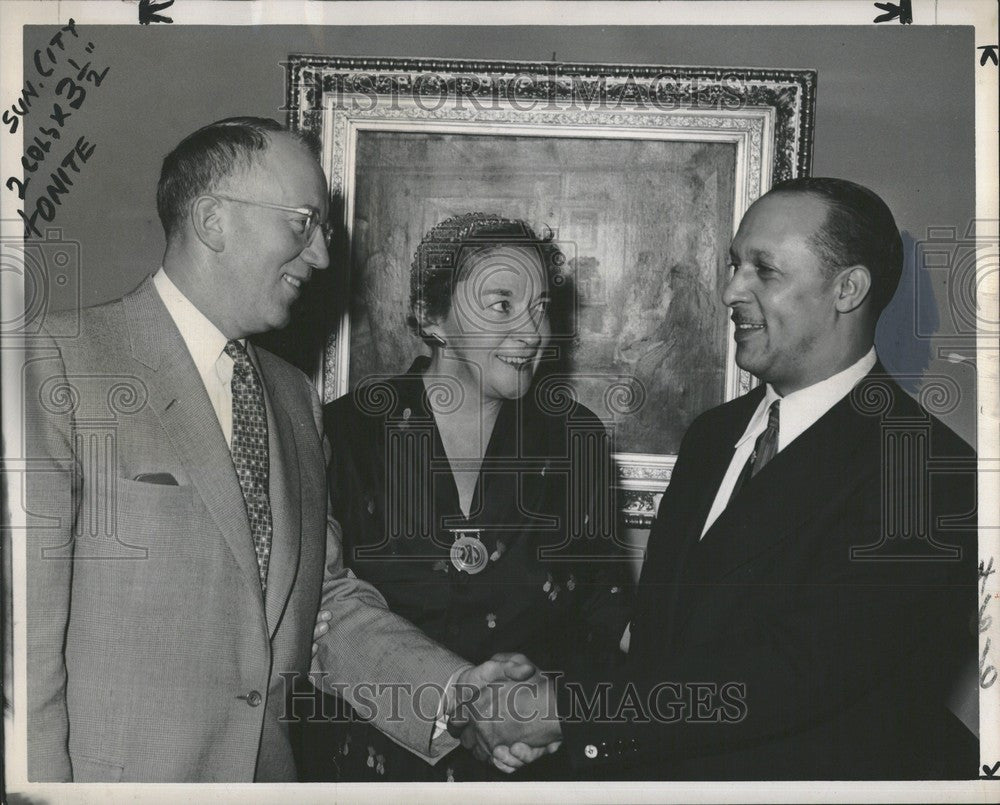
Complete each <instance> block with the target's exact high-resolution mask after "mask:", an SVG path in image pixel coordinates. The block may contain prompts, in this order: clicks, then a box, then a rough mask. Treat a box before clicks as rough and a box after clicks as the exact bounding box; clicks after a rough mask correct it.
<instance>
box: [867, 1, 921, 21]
mask: <svg viewBox="0 0 1000 805" xmlns="http://www.w3.org/2000/svg"><path fill="white" fill-rule="evenodd" d="M875 8H877V9H879V10H881V11H884V12H885V14H879V15H878V16H877V17H876V18H875V20H874V21H875V22H891V21H892V20H894V19H896V18H899V24H900V25H909V24H910V23H911V22H913V6H912V5H911V3H910V0H899V5H898V6H897V5H896V4H895V3H876V4H875Z"/></svg>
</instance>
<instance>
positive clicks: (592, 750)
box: [583, 744, 597, 760]
mask: <svg viewBox="0 0 1000 805" xmlns="http://www.w3.org/2000/svg"><path fill="white" fill-rule="evenodd" d="M583 754H585V755H586V756H587V757H589V758H590V759H591V760H593V759H594V758H595V757H597V747H596V746H594V745H593V744H587V745H586V746H585V747H584V749H583Z"/></svg>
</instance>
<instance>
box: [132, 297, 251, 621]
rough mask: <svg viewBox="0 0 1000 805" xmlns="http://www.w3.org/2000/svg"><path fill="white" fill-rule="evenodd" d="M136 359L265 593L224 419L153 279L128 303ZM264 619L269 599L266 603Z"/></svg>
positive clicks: (247, 572)
mask: <svg viewBox="0 0 1000 805" xmlns="http://www.w3.org/2000/svg"><path fill="white" fill-rule="evenodd" d="M122 307H123V310H124V315H125V321H126V325H127V327H128V333H129V340H130V342H131V343H130V346H131V351H132V356H133V357H134V358H135V359H136V360H137V361H139V362H141V363H142V364H144V365H145V366H147V367H148V368H149V369H151V370H152V372H151V373H150V375H149V381H150V382H149V395H150V396H149V405H150V407H151V408H152V410H153V411H155V413H156V414H157V415H158V416H159V418H160V422H161V424H162V425H163V429H164V431H166V433H167V435H168V437H169V438H170V441H171V443H172V444H173V445H174V448H175V449H176V450H177V453H178V455H179V457H180V459H181V461H182V462H183V463H184V465H185V468H186V470H187V472H188V475H189V476H190V478H191V480H192V484H193V486H194V488H195V490H196V491H197V493H198V494H199V495H200V497H201V499H202V500H203V501H204V503H205V507H206V508H207V509H208V511H209V512H210V513H211V515H212V518H213V519H214V520H215V523H216V525H217V526H218V528H219V531H220V532H221V533H222V535H223V537H224V538H225V540H226V542H227V544H228V545H229V548H230V550H231V551H232V554H233V557H234V558H235V560H236V563H237V565H238V566H239V568H240V570H241V571H242V573H243V576H244V578H245V579H246V582H247V583H248V584H250V585H252V586H253V587H254V588H256V589H257V590H258V592H259V591H260V580H259V575H258V569H257V555H256V553H255V552H254V547H253V540H252V538H251V536H250V523H249V520H248V519H247V512H246V505H245V504H244V502H243V493H242V491H241V490H240V484H239V480H238V479H237V477H236V470H235V469H234V467H233V462H232V458H231V457H230V452H229V446H228V445H227V444H226V439H225V436H224V435H223V433H222V428H220V427H219V419H218V417H217V416H216V414H215V410H214V409H213V408H212V403H211V401H210V400H209V398H208V392H206V391H205V387H204V384H203V383H202V381H201V377H200V376H199V374H198V370H197V368H196V367H195V365H194V361H193V360H192V359H191V355H190V353H189V352H188V350H187V346H186V345H185V344H184V339H183V338H182V337H181V334H180V332H179V331H178V330H177V326H176V325H175V324H174V321H173V319H172V318H171V317H170V314H169V313H168V312H167V309H166V307H165V306H164V304H163V302H162V300H161V299H160V296H159V294H158V293H157V291H156V289H155V287H154V286H153V283H152V280H150V279H147V280H146V281H145V282H143V283H142V285H140V286H139V287H138V288H137V289H136V290H135V291H134V292H133V293H131V294H129V295H128V296H126V297H124V298H123V299H122ZM261 604H262V612H261V614H262V615H263V600H261Z"/></svg>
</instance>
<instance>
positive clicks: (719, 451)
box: [650, 388, 763, 641]
mask: <svg viewBox="0 0 1000 805" xmlns="http://www.w3.org/2000/svg"><path fill="white" fill-rule="evenodd" d="M762 396H763V389H762V388H760V389H755V390H754V391H752V392H750V394H749V395H747V396H746V397H745V398H743V399H742V400H740V401H738V402H737V403H735V409H734V411H733V413H732V415H731V416H730V417H728V418H727V419H726V420H724V422H723V423H722V426H721V427H716V428H715V429H714V430H711V431H709V433H708V438H707V439H706V440H705V443H704V444H702V445H700V446H699V450H700V451H701V455H700V456H699V457H698V458H697V459H696V460H697V464H696V466H695V467H694V468H692V470H691V471H690V476H689V477H690V481H689V482H688V483H687V484H685V488H684V489H682V490H679V495H677V496H671V497H670V500H671V502H672V506H673V507H672V510H671V511H670V512H666V511H664V512H663V514H664V517H663V518H662V519H661V518H660V516H659V513H658V514H657V520H656V524H654V528H656V530H657V531H662V532H663V534H662V535H658V536H657V537H656V539H657V550H662V551H663V552H664V553H663V555H662V556H661V557H660V558H659V559H657V561H656V566H657V567H659V568H664V569H667V573H669V574H670V575H669V578H668V579H667V582H668V589H669V590H670V591H671V593H670V598H669V600H668V602H667V609H666V624H667V639H668V641H669V640H672V638H673V636H674V634H675V633H676V628H677V626H678V625H679V624H678V618H677V615H678V612H679V611H683V610H681V609H680V608H679V607H680V602H681V600H682V599H683V597H684V593H685V592H686V589H687V588H686V585H687V584H689V583H690V573H691V565H692V563H693V562H694V559H693V557H692V553H693V551H694V550H695V549H696V548H700V547H701V546H700V543H699V540H700V539H701V531H702V529H703V528H704V526H705V520H706V519H707V517H708V512H709V510H710V509H711V508H712V504H713V503H714V502H715V496H716V494H717V493H718V491H719V486H720V485H721V484H722V479H723V477H724V476H725V474H726V470H727V469H728V468H729V465H730V463H731V462H732V460H733V453H734V452H735V445H736V441H737V439H739V438H740V436H741V435H742V434H743V431H745V430H746V426H747V423H748V422H749V421H750V417H751V416H753V412H754V410H756V408H757V405H758V404H759V403H760V399H761V397H762ZM657 525H658V526H659V527H658V528H657ZM706 537H707V534H706ZM652 540H653V535H652V534H651V535H650V541H651V542H652ZM661 546H662V547H661Z"/></svg>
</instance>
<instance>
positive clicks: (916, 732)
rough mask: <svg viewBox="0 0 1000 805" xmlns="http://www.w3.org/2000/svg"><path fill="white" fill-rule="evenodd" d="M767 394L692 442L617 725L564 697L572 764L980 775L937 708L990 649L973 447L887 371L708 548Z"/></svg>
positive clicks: (612, 706)
mask: <svg viewBox="0 0 1000 805" xmlns="http://www.w3.org/2000/svg"><path fill="white" fill-rule="evenodd" d="M762 395H763V389H762V388H759V389H756V390H755V391H753V392H751V393H750V394H748V395H746V396H744V397H742V398H740V399H737V400H734V401H733V402H731V403H728V404H726V405H723V406H720V407H718V408H715V409H712V410H711V411H708V412H707V413H705V414H704V415H702V416H701V417H699V418H698V419H697V420H696V421H695V422H694V423H693V424H692V426H691V428H690V429H689V431H688V433H687V435H686V436H685V438H684V441H683V444H682V446H681V449H680V454H679V457H678V461H677V464H676V467H675V470H674V473H673V477H672V479H671V482H670V486H669V488H668V489H667V491H666V493H665V495H664V497H663V500H662V502H661V504H660V509H659V513H658V516H657V520H656V523H655V524H654V526H653V528H652V531H651V534H650V539H649V545H648V549H647V556H646V560H645V564H644V567H643V573H642V577H641V580H640V585H639V590H638V592H637V599H636V608H635V612H634V617H633V621H632V643H631V650H630V656H629V662H628V669H627V670H626V672H625V673H624V674H623V675H622V676H621V677H620V678H618V679H616V680H613V681H614V684H613V685H612V688H611V693H610V697H609V703H608V705H607V707H606V708H604V714H603V715H604V716H605V717H604V718H603V719H602V718H600V717H597V718H595V717H594V713H591V714H590V716H589V717H588V716H586V715H585V714H583V712H582V711H581V710H580V708H579V707H578V708H577V715H578V716H580V718H578V719H576V720H575V721H574V719H573V718H572V715H573V714H572V712H571V709H572V708H571V704H572V695H571V692H570V690H569V688H567V687H564V689H563V690H562V692H561V711H560V715H561V716H569V717H568V718H566V719H565V720H564V722H563V730H564V735H565V738H566V740H565V744H566V746H565V751H567V752H568V753H569V759H570V761H571V762H572V763H573V764H574V766H575V767H576V769H577V772H578V773H581V774H583V773H593V774H598V775H602V776H618V777H622V778H632V777H634V778H655V779H781V778H785V779H854V778H934V777H972V776H975V774H976V763H977V746H976V742H975V741H974V740H973V738H972V735H971V734H970V733H968V731H967V730H965V728H964V727H963V726H961V724H960V723H959V722H958V720H957V719H956V718H955V717H954V716H953V715H952V714H951V713H950V712H948V711H947V710H946V709H945V707H944V705H943V702H944V700H945V692H944V690H945V688H946V686H947V685H948V684H949V683H950V680H951V679H952V678H953V676H954V671H955V666H956V664H959V663H965V664H968V663H974V662H975V656H976V630H975V627H974V625H973V621H974V619H975V613H976V564H975V562H976V537H975V530H974V529H975V519H974V509H975V474H974V468H975V465H974V459H975V456H974V454H973V452H972V450H971V449H970V448H969V447H968V446H967V445H966V444H965V443H964V442H963V441H961V440H960V439H959V438H958V437H956V436H955V435H954V434H953V433H952V432H951V431H950V430H948V428H947V427H945V426H944V425H943V424H942V423H941V422H940V421H938V420H936V419H934V418H933V417H931V416H929V415H928V414H927V412H926V411H924V410H923V409H921V408H920V407H919V406H918V405H917V404H916V403H915V402H914V401H913V400H912V399H911V398H910V397H909V396H908V395H907V394H906V393H905V392H904V391H903V390H902V389H900V388H899V386H898V385H896V384H895V383H894V382H893V381H892V380H891V379H889V378H888V377H887V376H885V374H884V370H883V369H882V368H881V367H880V366H876V367H875V369H874V370H873V372H872V373H871V374H870V375H869V376H868V377H866V378H865V379H864V380H863V381H862V382H861V383H860V384H859V385H858V386H857V387H856V388H855V390H854V391H853V392H852V393H851V394H850V395H848V396H847V397H846V398H845V399H843V400H841V401H840V402H839V403H838V404H837V405H835V406H834V407H833V408H832V409H831V410H830V411H829V412H828V413H827V414H826V415H824V416H823V417H821V418H820V419H819V420H818V421H817V422H816V423H814V424H813V425H812V426H811V427H810V428H809V429H807V430H806V431H805V432H804V433H802V434H801V435H800V436H799V437H798V438H797V439H796V440H795V441H793V442H792V443H791V444H789V445H788V446H787V447H786V448H785V449H784V450H782V451H781V452H780V453H778V454H777V456H776V457H775V458H774V459H773V460H772V461H771V462H770V463H769V464H768V465H767V466H766V467H765V468H764V469H763V470H762V471H761V472H760V473H759V474H758V475H757V476H756V477H755V478H753V479H752V480H751V481H750V482H749V483H748V484H747V485H746V486H744V487H743V489H742V490H741V491H740V492H739V494H738V495H737V496H736V497H735V498H734V499H733V501H732V502H731V503H730V505H729V507H728V508H727V509H726V510H725V511H724V512H723V514H722V515H721V516H720V517H719V519H718V520H717V521H716V522H715V523H714V524H713V525H712V527H711V528H710V529H709V530H708V532H707V533H706V534H705V536H704V538H703V539H701V540H699V535H700V533H701V529H702V527H703V525H704V522H705V518H706V515H707V513H708V510H709V508H710V507H711V505H712V502H713V500H714V497H715V495H716V492H717V491H718V489H719V486H720V484H721V481H722V477H723V475H724V474H725V472H726V469H727V467H728V466H729V463H730V461H731V459H732V455H733V446H734V444H735V442H736V440H737V439H738V438H739V436H740V435H741V434H742V433H743V431H744V429H745V428H746V425H747V423H748V422H749V419H750V417H751V415H752V414H753V411H754V410H755V409H756V407H757V405H758V403H759V402H760V399H761V397H762ZM911 459H914V460H915V461H916V463H914V462H913V461H912V460H911ZM949 518H950V519H949ZM577 681H578V682H580V683H582V684H583V685H584V686H586V687H587V688H588V689H589V688H590V687H592V685H593V684H594V683H595V682H596V681H597V680H595V679H587V678H586V677H581V678H580V679H578V680H577ZM668 682H669V683H679V684H680V687H678V686H677V684H672V685H665V684H664V683H668ZM657 693H658V696H657V695H655V694H657ZM577 700H578V702H579V701H582V700H581V699H580V697H579V696H577ZM637 702H638V704H639V707H638V708H636V707H635V706H634V705H636V703H637ZM591 703H593V701H592V702H591ZM623 704H626V705H629V704H631V705H633V706H632V707H622V705H623ZM644 717H645V718H648V720H644Z"/></svg>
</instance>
